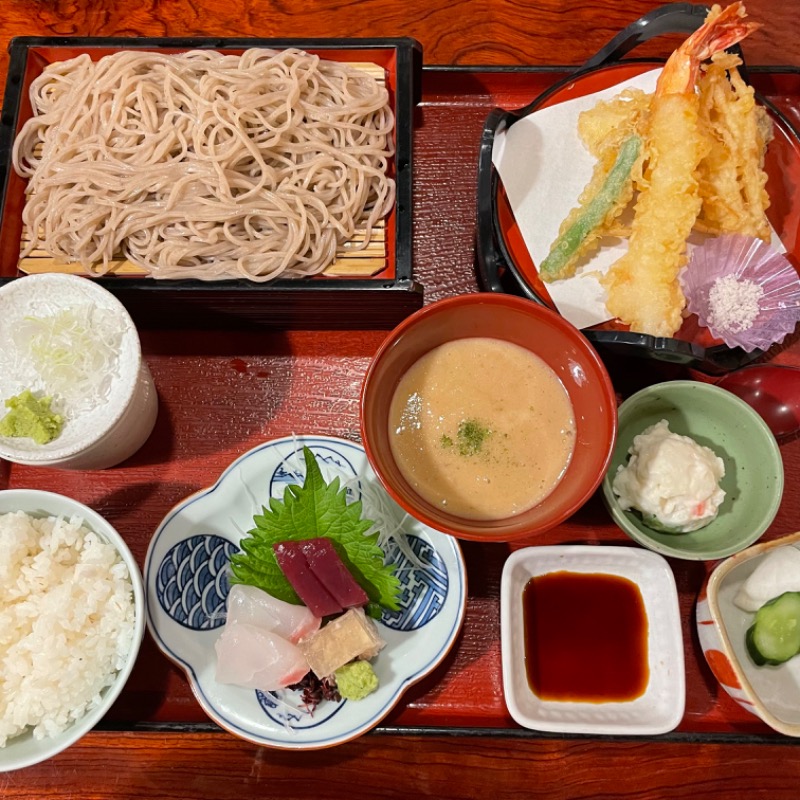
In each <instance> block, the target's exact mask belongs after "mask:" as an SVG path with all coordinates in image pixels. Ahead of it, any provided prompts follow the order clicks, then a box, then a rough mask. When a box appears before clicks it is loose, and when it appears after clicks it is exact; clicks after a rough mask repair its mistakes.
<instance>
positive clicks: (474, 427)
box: [458, 419, 492, 456]
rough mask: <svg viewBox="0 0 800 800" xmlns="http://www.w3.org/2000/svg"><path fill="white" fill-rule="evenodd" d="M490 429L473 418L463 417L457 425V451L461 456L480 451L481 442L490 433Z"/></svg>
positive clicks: (472, 454) (471, 454)
mask: <svg viewBox="0 0 800 800" xmlns="http://www.w3.org/2000/svg"><path fill="white" fill-rule="evenodd" d="M491 433H492V432H491V430H489V428H487V427H485V426H483V425H481V424H480V422H478V421H477V420H475V419H465V420H464V421H463V422H462V423H461V424H460V425H459V426H458V452H459V454H460V455H462V456H474V455H476V454H477V453H480V451H481V448H482V447H483V443H484V442H485V441H486V439H487V438H488V437H489V436H490V435H491Z"/></svg>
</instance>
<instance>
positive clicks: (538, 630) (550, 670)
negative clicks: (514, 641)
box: [522, 572, 650, 703]
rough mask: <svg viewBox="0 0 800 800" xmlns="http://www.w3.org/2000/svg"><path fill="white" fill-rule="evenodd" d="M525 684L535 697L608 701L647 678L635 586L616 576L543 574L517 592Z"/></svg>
mask: <svg viewBox="0 0 800 800" xmlns="http://www.w3.org/2000/svg"><path fill="white" fill-rule="evenodd" d="M522 603H523V615H524V616H523V619H524V625H525V667H526V672H527V676H528V685H529V686H530V688H531V691H533V693H534V694H535V695H536V696H537V697H539V698H541V699H542V700H558V701H574V702H590V703H611V702H624V701H629V700H635V699H636V698H637V697H640V696H641V695H642V694H644V691H645V689H646V688H647V682H648V680H649V676H650V670H649V667H648V653H647V614H646V613H645V608H644V601H643V600H642V594H641V592H640V591H639V587H638V586H637V585H636V584H635V583H633V582H632V581H630V580H628V579H627V578H623V577H620V576H618V575H606V574H594V573H578V572H550V573H548V574H546V575H540V576H537V577H535V578H531V580H529V581H528V583H527V584H526V586H525V589H524V590H523V593H522Z"/></svg>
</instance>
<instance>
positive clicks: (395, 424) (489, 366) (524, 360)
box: [389, 337, 575, 519]
mask: <svg viewBox="0 0 800 800" xmlns="http://www.w3.org/2000/svg"><path fill="white" fill-rule="evenodd" d="M389 439H390V442H391V446H392V453H393V454H394V458H395V460H396V462H397V464H398V466H399V468H400V470H401V472H402V473H403V475H404V476H405V478H406V480H407V481H408V482H409V483H410V484H411V485H412V486H413V487H414V488H415V489H416V491H418V492H419V493H420V494H421V495H422V496H423V497H424V498H425V499H426V500H428V501H429V502H430V503H433V504H434V505H437V506H441V507H443V508H444V509H446V510H447V511H449V512H450V513H452V514H455V515H457V516H460V517H466V518H468V519H502V518H505V517H510V516H513V515H514V514H519V513H521V512H523V511H526V510H527V509H529V508H532V507H533V506H535V505H536V504H538V503H539V502H541V501H542V500H543V499H544V498H545V497H547V495H548V494H550V492H552V491H553V489H554V488H555V486H556V484H557V483H558V481H559V480H560V479H561V477H562V476H563V474H564V472H565V470H566V468H567V465H568V464H569V460H570V458H571V456H572V451H573V447H574V444H575V419H574V414H573V410H572V404H571V403H570V400H569V396H568V395H567V392H566V390H565V389H564V386H563V385H562V384H561V382H560V381H559V379H558V377H557V376H556V374H555V372H553V370H552V369H550V367H548V366H547V364H545V363H544V361H542V359H540V358H539V357H538V356H535V355H534V354H533V353H531V352H530V351H528V350H526V349H524V348H523V347H519V346H518V345H515V344H511V343H509V342H504V341H500V340H499V339H491V338H482V337H479V338H470V339H458V340H456V341H453V342H448V343H446V344H443V345H440V346H439V347H437V348H435V349H434V350H431V352H430V353H426V354H425V355H424V356H423V357H422V358H420V359H419V361H417V362H416V363H415V364H413V365H412V366H411V368H410V369H409V370H408V372H406V374H405V375H404V376H403V377H402V379H401V380H400V383H399V384H398V386H397V389H396V390H395V393H394V396H393V398H392V403H391V408H390V412H389Z"/></svg>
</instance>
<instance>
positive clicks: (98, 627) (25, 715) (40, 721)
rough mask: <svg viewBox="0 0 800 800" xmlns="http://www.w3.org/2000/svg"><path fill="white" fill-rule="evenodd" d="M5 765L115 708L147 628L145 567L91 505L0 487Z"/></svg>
mask: <svg viewBox="0 0 800 800" xmlns="http://www.w3.org/2000/svg"><path fill="white" fill-rule="evenodd" d="M0 598H2V602H0V771H8V770H13V769H20V768H21V767H25V766H29V765H31V764H35V763H38V762H40V761H43V760H45V759H46V758H49V757H50V756H52V755H55V754H56V753H58V752H60V751H61V750H64V749H65V748H66V747H68V746H69V745H71V744H72V743H73V742H75V741H77V740H78V739H79V738H80V737H81V736H83V734H84V733H86V732H87V731H89V730H90V729H91V728H92V727H94V725H95V724H96V723H97V722H98V721H99V720H100V719H101V718H102V717H103V716H104V715H105V713H106V712H107V711H108V709H109V707H110V706H111V704H112V703H113V702H114V700H115V699H116V698H117V696H118V695H119V693H120V691H121V690H122V687H123V686H124V684H125V682H126V681H127V679H128V676H129V675H130V672H131V669H132V668H133V664H134V662H135V660H136V656H137V654H138V651H139V646H140V644H141V640H142V635H143V632H144V613H143V610H144V592H143V588H142V580H141V574H140V572H139V567H138V565H137V564H136V562H135V561H134V559H133V557H132V555H131V553H130V551H129V550H128V548H127V546H126V545H125V542H124V541H123V539H122V537H121V536H120V535H119V534H118V533H117V532H116V531H115V530H114V528H112V527H111V526H110V525H109V524H108V523H107V522H106V521H105V520H104V519H103V518H102V517H100V516H99V515H98V514H96V513H95V512H94V511H92V510H91V509H90V508H88V507H86V506H83V505H82V504H80V503H78V502H76V501H74V500H71V499H70V498H67V497H64V496H61V495H57V494H53V493H50V492H41V491H36V490H29V489H11V490H7V491H0Z"/></svg>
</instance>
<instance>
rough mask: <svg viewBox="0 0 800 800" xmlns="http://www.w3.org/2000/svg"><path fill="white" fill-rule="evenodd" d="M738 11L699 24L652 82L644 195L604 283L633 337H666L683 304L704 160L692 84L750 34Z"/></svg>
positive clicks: (612, 307)
mask: <svg viewBox="0 0 800 800" xmlns="http://www.w3.org/2000/svg"><path fill="white" fill-rule="evenodd" d="M744 14H745V12H744V6H743V5H742V4H741V3H734V4H733V5H731V6H729V7H728V8H726V9H725V10H724V11H722V12H719V8H718V7H717V6H715V7H714V8H713V9H712V11H711V13H710V14H709V16H708V18H707V20H706V22H705V23H704V24H703V26H702V27H700V28H699V29H698V30H697V31H696V32H695V33H694V34H692V35H691V36H690V37H689V38H688V39H686V41H685V42H684V43H683V44H682V45H681V46H680V47H679V48H678V49H677V50H676V51H675V52H674V53H673V54H672V55H671V56H670V58H669V60H668V61H667V63H666V65H665V66H664V70H663V72H662V74H661V76H660V77H659V80H658V83H657V87H656V92H655V95H654V97H653V101H652V104H651V111H650V117H649V121H648V130H647V135H646V140H645V149H646V158H647V166H646V168H645V174H644V188H643V190H642V192H641V193H640V195H639V197H638V199H637V202H636V207H635V214H634V219H633V223H632V225H631V236H630V240H629V244H628V252H627V253H626V254H625V255H624V256H623V257H622V258H620V259H619V260H618V261H617V262H616V263H615V264H614V265H613V266H612V267H611V269H610V270H609V272H608V273H607V274H606V276H605V277H604V279H603V284H604V286H605V288H606V290H607V292H608V300H607V303H606V306H607V308H608V311H609V313H610V314H612V315H613V316H615V317H617V318H618V319H619V320H621V321H622V322H624V323H626V324H628V325H629V326H630V328H631V329H632V330H634V331H638V332H641V333H648V334H652V335H654V336H672V335H673V334H674V333H675V332H676V331H677V330H678V328H679V327H680V326H681V323H682V316H681V312H682V310H683V308H684V306H685V304H686V300H685V298H684V296H683V292H682V291H681V288H680V285H679V282H678V273H679V272H680V270H681V268H682V267H683V266H684V265H685V263H686V260H687V258H686V240H687V238H688V237H689V234H690V233H691V231H692V228H693V226H694V224H695V221H696V219H697V217H698V214H699V213H700V209H701V205H702V200H701V197H700V192H699V184H698V174H697V173H698V165H699V164H700V162H701V160H702V159H703V158H704V157H705V155H706V154H707V152H708V149H709V146H708V141H707V138H706V137H705V135H704V134H703V133H702V131H701V130H700V128H699V126H698V113H699V98H698V95H697V93H696V91H695V83H696V80H697V77H698V74H699V70H700V64H701V62H702V61H704V60H706V59H708V58H710V57H711V55H713V54H714V53H715V52H717V51H719V50H723V49H725V48H726V47H730V46H731V45H733V44H736V42H739V41H741V39H743V38H744V37H745V36H747V35H748V34H749V33H751V32H752V31H753V30H754V29H755V27H757V26H756V25H755V24H754V23H751V22H747V21H745V20H744Z"/></svg>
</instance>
